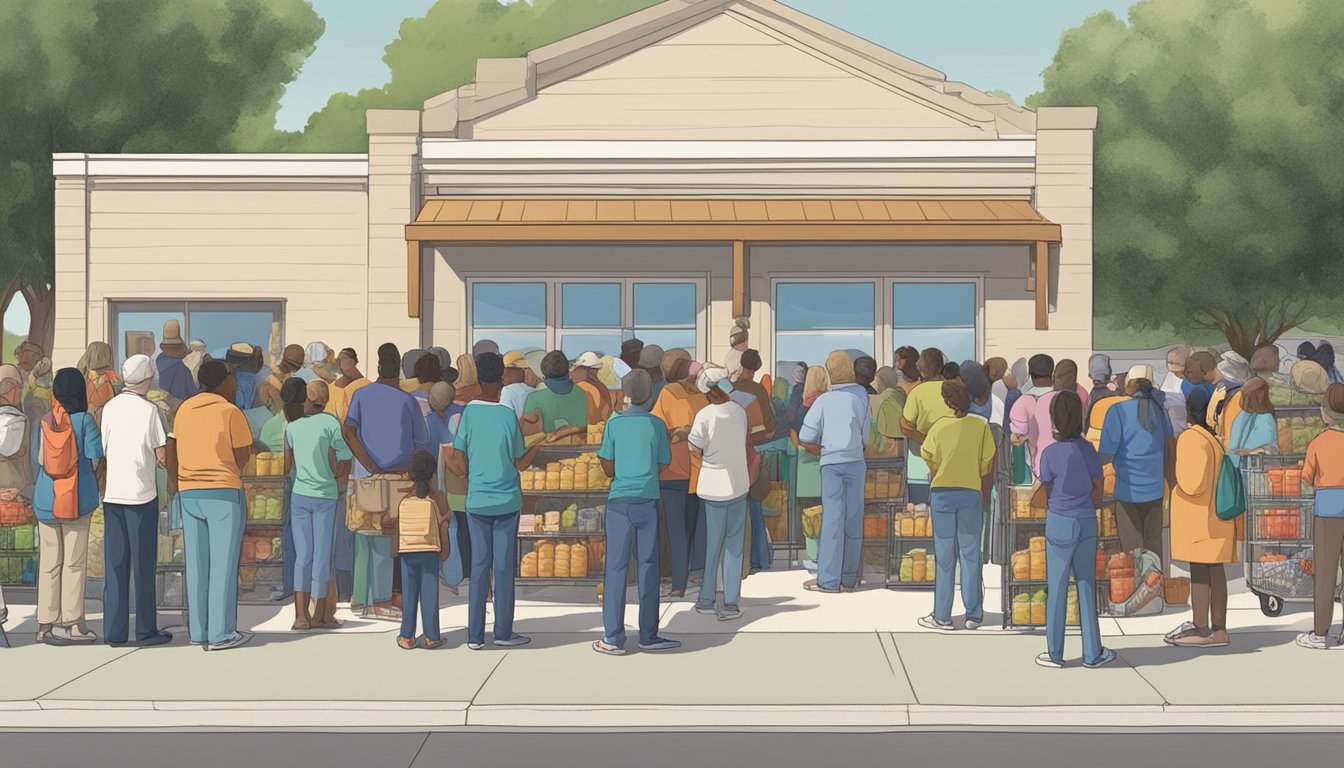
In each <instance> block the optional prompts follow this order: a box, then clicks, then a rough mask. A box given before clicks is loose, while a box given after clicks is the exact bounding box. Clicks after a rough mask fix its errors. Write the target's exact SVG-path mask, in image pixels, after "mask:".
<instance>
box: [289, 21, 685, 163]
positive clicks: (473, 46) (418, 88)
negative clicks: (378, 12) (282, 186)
mask: <svg viewBox="0 0 1344 768" xmlns="http://www.w3.org/2000/svg"><path fill="white" fill-rule="evenodd" d="M657 2H659V0H532V1H531V2H521V1H520V2H514V3H511V4H509V5H501V4H500V3H499V2H498V0H438V2H436V3H435V4H434V5H433V7H431V8H430V9H429V12H428V13H426V14H425V16H424V17H423V18H419V19H407V20H406V21H404V22H402V25H401V34H400V36H399V37H398V38H397V39H396V40H393V41H392V42H391V43H389V44H388V46H387V52H386V54H385V55H384V56H383V61H384V62H386V64H387V66H388V68H390V69H391V70H392V77H391V79H390V80H389V81H388V83H387V84H386V85H384V86H382V87H381V88H365V89H363V90H361V91H359V92H358V93H355V94H350V93H338V94H335V95H334V96H332V97H331V99H330V100H329V101H328V102H327V105H326V106H325V107H323V108H322V110H320V111H319V112H317V113H315V114H314V115H313V116H312V117H311V118H310V119H309V120H308V125H307V127H306V129H305V130H304V132H303V134H302V135H301V136H295V135H289V136H284V137H280V139H279V142H278V143H277V144H276V146H277V148H285V149H293V148H297V149H301V150H304V151H309V152H363V151H365V150H366V149H367V148H368V143H369V138H368V135H367V134H366V133H365V125H364V111H365V110H367V109H418V108H420V106H421V105H422V104H423V103H424V101H425V100H426V99H429V98H432V97H434V96H437V95H439V94H441V93H444V92H446V91H451V90H453V89H454V88H456V87H458V86H460V85H463V84H465V83H469V82H472V81H473V80H474V79H475V77H476V59H478V58H508V57H512V56H522V55H523V54H525V53H527V52H528V51H530V50H532V49H534V48H538V47H540V46H543V45H546V44H548V43H553V42H555V41H557V40H562V39H564V38H566V37H570V36H571V35H575V34H578V33H579V32H583V31H585V30H588V29H592V28H593V27H597V26H600V25H602V24H605V23H606V22H609V21H612V20H613V19H617V18H620V17H621V16H625V15H627V14H630V13H633V12H634V11H638V10H641V9H643V8H647V7H649V6H651V5H655V4H656V3H657Z"/></svg>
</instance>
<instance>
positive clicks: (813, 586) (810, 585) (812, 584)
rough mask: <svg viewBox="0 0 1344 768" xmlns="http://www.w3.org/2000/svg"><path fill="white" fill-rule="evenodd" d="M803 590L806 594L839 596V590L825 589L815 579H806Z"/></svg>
mask: <svg viewBox="0 0 1344 768" xmlns="http://www.w3.org/2000/svg"><path fill="white" fill-rule="evenodd" d="M803 589H806V590H807V591H808V592H821V593H822V594H826V595H838V594H840V590H839V589H827V588H826V587H823V586H821V582H819V581H817V580H816V579H808V580H807V581H804V582H803Z"/></svg>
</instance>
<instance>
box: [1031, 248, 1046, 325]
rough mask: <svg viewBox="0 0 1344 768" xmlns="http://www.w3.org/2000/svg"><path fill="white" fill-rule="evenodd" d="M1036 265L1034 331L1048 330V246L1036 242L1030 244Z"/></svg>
mask: <svg viewBox="0 0 1344 768" xmlns="http://www.w3.org/2000/svg"><path fill="white" fill-rule="evenodd" d="M1031 255H1032V260H1033V261H1034V262H1035V264H1036V330H1038V331H1048V330H1050V244H1049V243H1047V242H1045V241H1044V240H1038V241H1036V242H1035V243H1033V244H1032V254H1031Z"/></svg>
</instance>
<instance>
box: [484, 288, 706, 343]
mask: <svg viewBox="0 0 1344 768" xmlns="http://www.w3.org/2000/svg"><path fill="white" fill-rule="evenodd" d="M468 286H469V287H468V290H469V292H470V296H471V318H470V319H469V322H470V326H471V338H472V343H475V342H476V341H479V340H481V339H492V340H494V341H495V342H497V343H498V344H499V348H500V349H501V350H511V349H517V350H519V351H524V352H525V351H528V350H531V349H560V350H561V351H563V352H564V353H565V355H566V356H568V357H569V358H570V359H573V358H576V357H578V356H579V355H580V354H582V353H584V352H589V351H592V352H598V353H600V354H604V355H618V354H620V351H621V342H622V341H624V340H626V339H630V338H633V337H638V338H639V339H640V340H642V341H643V342H644V343H645V344H657V345H659V346H661V347H663V348H664V349H672V348H674V347H681V348H684V349H686V350H688V351H690V352H691V354H693V355H697V356H698V355H699V354H700V353H701V351H702V350H701V349H700V346H701V345H700V338H701V330H702V329H701V324H702V309H703V305H704V301H705V287H704V281H701V280H676V279H667V280H653V279H639V280H634V279H624V280H594V279H591V278H588V279H583V278H575V279H565V278H555V279H551V280H546V281H537V282H531V281H527V282H523V281H520V282H512V281H503V280H491V279H480V280H470V281H469V282H468Z"/></svg>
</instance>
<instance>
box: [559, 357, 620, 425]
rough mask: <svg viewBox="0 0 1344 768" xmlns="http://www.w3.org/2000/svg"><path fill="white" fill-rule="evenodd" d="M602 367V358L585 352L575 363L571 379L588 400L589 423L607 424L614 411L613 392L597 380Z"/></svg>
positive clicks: (570, 375) (570, 374)
mask: <svg viewBox="0 0 1344 768" xmlns="http://www.w3.org/2000/svg"><path fill="white" fill-rule="evenodd" d="M601 367H602V358H601V357H599V356H598V354H597V353H596V352H584V353H583V354H581V355H579V359H578V360H575V361H574V369H573V370H572V371H570V372H569V377H570V378H571V379H573V380H574V383H575V384H577V385H578V387H579V389H582V390H583V394H584V395H585V396H586V397H587V398H588V423H589V424H605V423H606V421H607V419H609V418H611V411H612V409H613V405H612V400H611V390H610V389H607V385H606V384H603V383H602V381H601V379H599V378H597V369H598V368H601Z"/></svg>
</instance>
